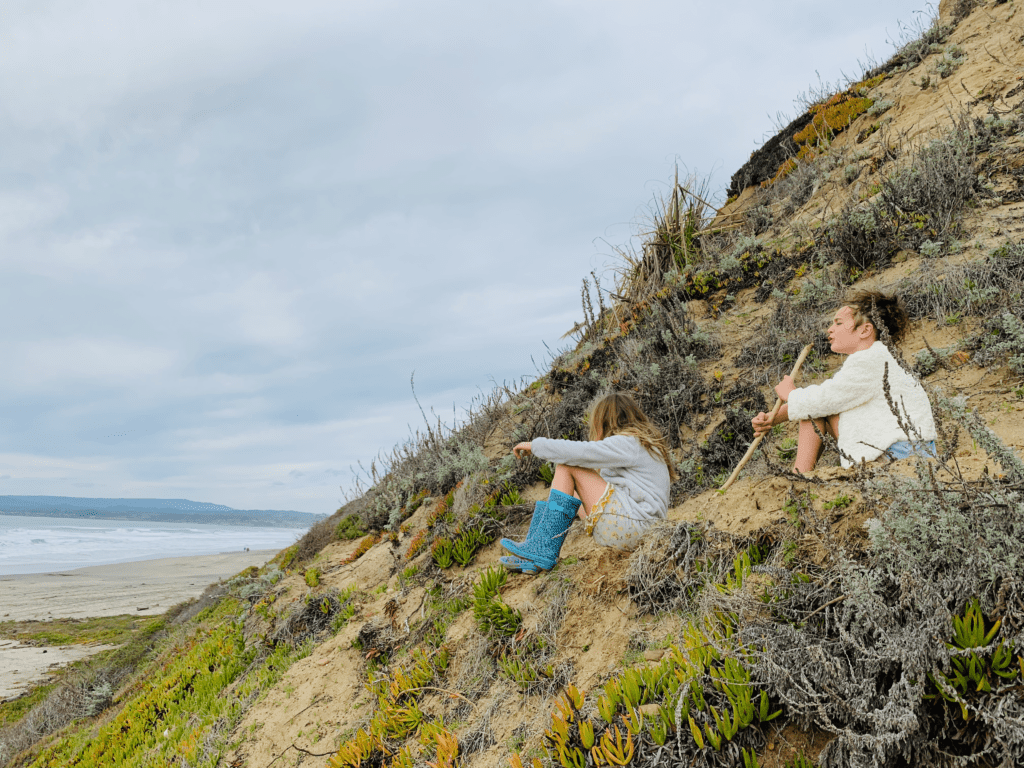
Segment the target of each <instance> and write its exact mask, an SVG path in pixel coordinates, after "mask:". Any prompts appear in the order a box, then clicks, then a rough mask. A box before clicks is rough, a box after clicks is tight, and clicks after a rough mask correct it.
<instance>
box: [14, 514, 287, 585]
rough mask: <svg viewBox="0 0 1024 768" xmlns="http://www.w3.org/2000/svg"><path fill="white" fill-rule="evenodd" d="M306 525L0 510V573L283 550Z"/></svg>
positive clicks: (61, 569)
mask: <svg viewBox="0 0 1024 768" xmlns="http://www.w3.org/2000/svg"><path fill="white" fill-rule="evenodd" d="M304 533H305V530H304V529H292V528H255V527H243V526H235V525H202V524H200V523H162V522H141V521H140V522H134V521H126V520H81V519H76V518H64V517H21V516H15V515H0V576H6V575H9V574H14V573H46V572H50V571H66V570H70V569H73V568H84V567H86V566H89V565H108V564H110V563H127V562H132V561H135V560H153V559H156V558H161V557H188V556H190V555H216V554H220V553H221V552H241V551H242V550H243V549H244V548H246V547H248V548H249V549H283V548H284V547H287V546H290V545H291V544H294V543H295V542H296V541H297V540H298V539H299V537H301V536H302V535H303V534H304Z"/></svg>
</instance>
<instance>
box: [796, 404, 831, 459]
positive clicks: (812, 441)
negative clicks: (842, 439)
mask: <svg viewBox="0 0 1024 768" xmlns="http://www.w3.org/2000/svg"><path fill="white" fill-rule="evenodd" d="M815 426H817V427H818V431H819V432H821V433H822V434H829V435H832V437H834V438H836V439H838V438H839V415H838V414H836V415H835V416H827V417H825V418H823V419H814V420H813V421H812V420H811V419H805V420H803V421H801V422H800V435H799V436H798V437H797V443H796V461H795V462H794V463H793V471H795V472H801V473H802V472H810V471H811V470H812V469H814V466H815V465H816V464H817V463H818V458H819V457H820V456H821V448H822V443H821V438H820V437H818V432H815V430H814V427H815Z"/></svg>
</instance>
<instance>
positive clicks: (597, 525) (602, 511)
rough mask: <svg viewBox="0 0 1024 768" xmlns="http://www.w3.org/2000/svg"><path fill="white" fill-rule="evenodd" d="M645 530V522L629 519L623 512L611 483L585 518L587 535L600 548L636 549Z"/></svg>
mask: <svg viewBox="0 0 1024 768" xmlns="http://www.w3.org/2000/svg"><path fill="white" fill-rule="evenodd" d="M646 530H647V523H646V522H644V521H642V520H637V519H635V518H632V517H629V516H628V515H627V514H626V513H625V512H624V511H623V509H622V504H621V503H620V502H619V499H618V497H617V496H616V495H615V488H614V487H613V486H612V484H611V483H608V487H607V488H605V489H604V493H603V494H601V498H600V499H598V500H597V503H596V504H595V505H594V508H593V509H592V510H590V514H589V515H588V516H587V535H589V536H593V537H594V542H595V543H597V544H600V545H601V546H602V547H614V548H615V549H625V550H633V549H636V547H637V545H638V544H639V543H640V538H641V537H642V536H643V533H644V531H646Z"/></svg>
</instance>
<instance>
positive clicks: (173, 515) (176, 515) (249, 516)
mask: <svg viewBox="0 0 1024 768" xmlns="http://www.w3.org/2000/svg"><path fill="white" fill-rule="evenodd" d="M0 515H27V516H35V517H71V518H88V519H93V520H135V521H147V522H164V523H166V522H177V523H204V524H206V525H247V526H257V527H264V528H308V527H309V526H311V525H312V524H313V523H315V522H316V521H317V520H320V519H322V518H323V517H325V515H314V514H310V513H308V512H292V511H283V510H277V509H232V508H231V507H225V506H224V505H223V504H207V503H206V502H202V501H190V500H188V499H83V498H78V497H74V496H0Z"/></svg>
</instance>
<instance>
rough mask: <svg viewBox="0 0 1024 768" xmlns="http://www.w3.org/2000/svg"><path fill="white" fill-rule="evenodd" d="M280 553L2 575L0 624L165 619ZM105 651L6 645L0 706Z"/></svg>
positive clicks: (1, 655) (1, 649)
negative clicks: (134, 617)
mask: <svg viewBox="0 0 1024 768" xmlns="http://www.w3.org/2000/svg"><path fill="white" fill-rule="evenodd" d="M276 554H277V550H275V549H263V550H258V551H252V552H232V553H230V554H222V555H200V556H196V557H169V558H164V559H161V560H143V561H141V562H136V563H118V564H116V565H97V566H92V567H89V568H78V569H76V570H73V571H55V572H51V573H32V574H17V575H12V576H0V621H33V620H45V619H58V618H72V619H83V618H87V617H93V616H117V615H119V614H125V613H128V614H134V615H138V616H145V615H153V614H160V613H163V612H164V611H166V610H167V609H168V608H170V607H171V606H172V605H174V604H176V603H180V602H182V601H183V600H188V599H189V598H192V597H198V596H199V595H200V594H202V592H203V590H204V589H206V587H207V586H209V585H210V584H211V583H213V582H215V581H218V580H219V579H226V578H230V577H231V576H234V575H235V574H237V573H238V572H239V571H242V570H244V569H245V568H248V567H249V566H250V565H263V564H264V563H265V562H266V561H267V560H269V559H270V558H271V557H273V556H274V555H276ZM107 647H109V646H103V645H68V646H61V647H59V648H58V647H50V648H41V647H30V646H25V645H22V644H20V643H17V642H14V641H12V640H0V700H3V699H7V698H11V697H14V696H17V695H19V694H21V693H23V692H24V691H26V690H27V689H28V688H29V687H31V686H32V685H33V684H36V683H38V682H41V681H44V680H45V679H46V675H47V673H48V672H52V671H55V670H57V669H60V668H61V667H63V666H65V665H66V664H69V663H71V662H73V661H77V660H78V659H82V658H85V657H87V656H91V655H92V654H94V653H98V652H99V651H102V650H104V649H105V648H107Z"/></svg>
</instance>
